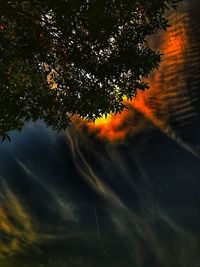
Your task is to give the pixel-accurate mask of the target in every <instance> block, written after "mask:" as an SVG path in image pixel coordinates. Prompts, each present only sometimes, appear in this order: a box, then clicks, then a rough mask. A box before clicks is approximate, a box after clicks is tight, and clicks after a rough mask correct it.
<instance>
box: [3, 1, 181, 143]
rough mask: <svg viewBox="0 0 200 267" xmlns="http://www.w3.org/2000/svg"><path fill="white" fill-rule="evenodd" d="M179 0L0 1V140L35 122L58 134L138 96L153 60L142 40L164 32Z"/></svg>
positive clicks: (155, 63) (155, 60)
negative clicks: (75, 118)
mask: <svg viewBox="0 0 200 267" xmlns="http://www.w3.org/2000/svg"><path fill="white" fill-rule="evenodd" d="M178 2H179V0H176V1H175V0H153V1H152V0H148V1H146V0H138V1H134V0H67V1H66V0H46V1H45V0H44V1H39V0H30V1H14V0H13V1H12V0H11V1H6V0H1V2H0V83H1V88H0V135H1V136H2V138H3V139H6V138H8V135H7V133H8V132H9V131H11V130H21V129H22V127H23V126H24V124H25V123H26V122H27V121H31V120H32V121H35V120H37V119H43V120H44V121H45V122H46V123H47V125H51V126H53V127H54V128H55V129H58V130H60V129H64V128H66V126H67V125H68V122H69V120H70V116H71V115H73V114H79V115H80V116H82V117H84V118H88V119H94V118H97V117H100V116H102V115H103V114H107V113H109V112H118V111H121V110H122V109H123V108H124V104H123V97H127V98H132V97H134V96H135V95H136V92H137V89H141V90H145V89H146V88H147V87H148V85H147V84H146V83H145V82H144V78H146V77H148V75H149V74H150V73H151V71H152V70H153V69H154V68H156V67H158V65H159V62H160V54H159V52H158V51H153V50H152V49H151V48H150V47H149V45H148V43H147V41H146V40H147V37H148V36H149V35H151V34H153V33H155V32H156V31H157V30H159V29H161V28H163V29H166V28H167V26H168V22H167V20H166V19H165V11H166V9H169V8H170V7H174V8H176V6H177V4H178Z"/></svg>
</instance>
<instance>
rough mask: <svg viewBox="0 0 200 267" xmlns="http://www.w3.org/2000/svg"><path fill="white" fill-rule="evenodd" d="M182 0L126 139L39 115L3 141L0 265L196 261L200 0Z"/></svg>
mask: <svg viewBox="0 0 200 267" xmlns="http://www.w3.org/2000/svg"><path fill="white" fill-rule="evenodd" d="M185 3H186V6H185V7H182V8H181V9H180V10H179V11H178V13H177V14H176V15H172V16H171V21H172V23H174V25H175V26H174V28H171V31H170V32H169V33H168V35H167V33H166V34H165V35H162V36H161V37H160V36H159V40H161V41H159V45H160V46H161V47H162V49H163V50H164V51H166V55H165V57H164V63H162V66H161V68H160V70H159V71H158V73H159V74H155V75H154V77H153V78H152V84H153V86H152V87H153V89H152V91H148V95H147V96H146V98H144V99H145V100H144V101H143V102H142V103H145V105H146V106H145V109H144V107H143V105H142V106H141V105H139V104H137V102H136V104H134V105H133V106H132V107H131V109H130V111H129V113H130V116H128V119H127V117H124V123H123V124H122V125H121V126H118V127H122V129H123V130H127V129H128V130H127V135H125V136H124V138H123V140H120V141H119V140H118V141H116V142H110V140H109V138H108V139H106V138H105V136H104V138H103V137H102V136H101V135H100V134H98V131H100V130H98V129H97V132H96V134H95V133H94V131H92V132H91V131H90V130H87V129H85V128H84V129H82V128H81V129H79V131H77V129H75V128H73V127H71V129H69V130H68V131H67V132H66V133H59V134H58V133H56V132H53V131H52V130H51V129H48V128H46V126H45V125H44V124H43V123H42V122H37V123H36V124H30V125H27V126H26V128H25V129H24V130H23V131H22V133H12V134H11V140H12V141H11V143H2V144H0V254H1V255H2V256H3V257H2V258H0V267H7V266H8V267H16V266H22V267H26V266H30V267H32V266H34V267H35V266H36V267H42V266H43V267H44V266H45V267H68V266H70V267H77V266H83V267H92V266H95V267H100V266H102V265H103V266H105V267H107V266H116V267H121V266H123V267H132V266H135V267H151V266H152V267H160V266H164V267H165V266H166V267H168V266H170V267H179V266H180V267H186V266H191V267H193V266H198V264H200V256H199V248H200V227H199V225H200V207H199V204H200V194H199V188H200V161H199V155H200V153H199V152H200V149H199V148H200V139H199V136H200V127H199V126H200V116H199V100H200V97H199V85H200V71H199V70H200V51H199V44H200V37H199V36H200V35H199V25H200V24H199V23H200V20H199V18H198V12H197V10H199V9H198V5H199V1H195V2H194V1H188V2H186V1H185ZM173 31H174V32H173ZM166 36H167V37H166ZM174 36H175V37H174ZM157 39H158V37H157ZM157 39H156V40H157ZM180 40H182V41H180ZM170 45H171V46H173V45H174V49H172V48H171V47H170ZM149 90H151V88H150V89H149ZM138 102H139V103H140V101H138ZM147 108H148V109H147ZM149 110H150V112H149ZM147 111H148V112H147ZM122 116H123V115H122ZM133 126H134V127H133ZM123 127H124V128H123ZM133 129H135V130H133Z"/></svg>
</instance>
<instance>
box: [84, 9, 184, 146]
mask: <svg viewBox="0 0 200 267" xmlns="http://www.w3.org/2000/svg"><path fill="white" fill-rule="evenodd" d="M177 16H179V22H178V23H177V22H175V21H173V19H174V20H176V19H177V17H174V16H173V17H172V21H171V24H172V25H173V26H172V27H170V28H169V29H168V31H167V32H165V33H164V34H163V35H162V36H161V38H162V41H163V42H162V45H161V47H160V48H159V50H160V51H161V53H162V54H163V55H164V56H163V57H162V60H163V61H162V63H161V64H160V67H159V70H158V71H156V72H154V74H153V75H152V77H151V78H150V80H149V84H150V89H148V90H146V91H145V92H142V91H139V92H138V94H137V96H136V98H134V99H133V101H132V102H130V101H129V102H126V104H127V105H128V106H129V108H128V109H125V110H124V111H123V112H122V113H121V114H117V115H109V116H108V117H107V118H105V117H104V118H100V119H97V120H96V121H95V123H92V122H87V123H86V124H87V127H88V129H89V130H90V131H91V132H93V133H95V134H96V135H97V136H98V137H100V138H103V139H105V140H108V141H110V142H115V141H120V140H123V139H124V138H125V137H126V136H127V135H129V134H134V132H138V131H139V130H141V122H140V123H138V125H135V127H133V122H134V120H135V116H136V115H135V114H136V113H138V112H139V113H140V114H141V113H142V114H143V117H145V118H146V119H147V120H149V121H151V122H152V123H153V124H154V125H156V126H157V127H159V128H161V129H163V128H164V127H165V126H166V123H167V120H168V112H167V110H168V108H169V107H168V102H169V101H168V99H167V97H168V95H170V92H171V91H172V90H173V94H177V93H179V92H177V89H174V86H175V84H174V83H175V82H179V83H181V84H183V86H184V80H183V78H182V77H180V79H181V80H178V81H176V80H173V79H174V78H173V73H177V71H180V72H181V71H183V70H182V68H183V63H184V57H185V52H186V48H187V44H188V33H187V28H188V25H187V21H188V20H187V15H186V14H185V13H180V14H178V15H177ZM143 120H144V118H143ZM143 126H144V125H143ZM143 129H144V128H143Z"/></svg>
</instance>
